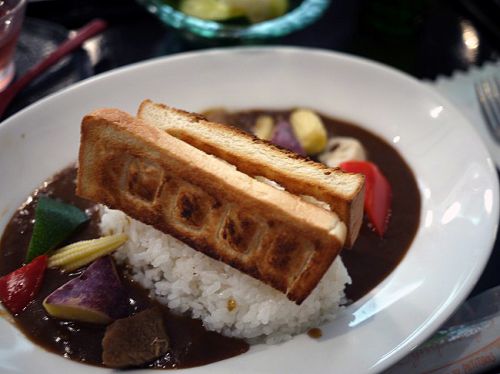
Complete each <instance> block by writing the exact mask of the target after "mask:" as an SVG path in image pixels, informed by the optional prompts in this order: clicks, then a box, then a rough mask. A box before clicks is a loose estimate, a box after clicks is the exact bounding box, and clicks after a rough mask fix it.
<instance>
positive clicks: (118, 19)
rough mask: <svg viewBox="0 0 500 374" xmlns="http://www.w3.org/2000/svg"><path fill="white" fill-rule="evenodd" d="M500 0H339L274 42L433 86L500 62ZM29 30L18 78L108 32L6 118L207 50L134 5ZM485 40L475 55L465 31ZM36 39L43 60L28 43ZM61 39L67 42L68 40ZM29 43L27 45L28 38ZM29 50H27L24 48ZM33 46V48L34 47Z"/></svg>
mask: <svg viewBox="0 0 500 374" xmlns="http://www.w3.org/2000/svg"><path fill="white" fill-rule="evenodd" d="M495 4H496V5H495ZM498 4H499V1H497V0H455V1H453V0H427V1H426V0H365V1H363V0H332V5H331V6H330V8H329V10H328V11H327V12H326V14H325V15H324V16H323V17H322V18H321V19H320V20H319V21H318V22H316V23H315V24H314V25H312V26H310V27H308V28H307V29H305V30H302V31H299V32H296V33H294V34H292V35H289V36H287V37H284V38H282V39H277V40H276V41H274V44H282V45H283V44H284V45H294V46H309V47H317V48H324V49H329V50H336V51H342V52H347V53H351V54H355V55H359V56H365V57H368V58H370V59H373V60H378V61H381V62H384V63H386V64H388V65H391V66H393V67H396V68H398V69H400V70H403V71H405V72H407V73H409V74H411V75H413V76H415V77H417V78H421V79H429V80H433V79H435V78H436V77H437V76H440V75H451V74H452V73H453V72H455V71H457V70H467V69H468V68H469V67H471V66H473V65H478V66H480V65H482V64H483V63H485V62H486V61H493V60H496V59H498V58H499V54H500V28H499V25H500V22H499V21H498V20H500V5H498ZM27 17H28V19H27V22H26V24H25V28H24V29H23V37H24V41H25V44H24V48H25V51H24V54H23V53H22V52H23V51H20V52H19V53H18V56H17V59H18V62H19V65H20V67H19V69H18V72H21V73H22V72H23V71H24V70H26V68H27V67H29V65H31V64H32V63H34V62H35V61H36V59H38V58H39V57H41V56H42V55H43V54H45V53H47V51H48V50H51V49H52V48H54V46H55V45H56V44H57V43H59V42H60V40H61V39H62V38H63V37H64V35H65V34H66V33H67V30H73V29H77V28H79V27H81V26H82V25H84V24H85V23H86V22H88V21H89V20H91V19H92V18H95V17H100V18H103V19H105V20H107V21H108V22H109V25H110V26H109V28H108V29H107V30H106V31H105V32H104V33H103V34H102V35H101V36H100V37H98V39H97V42H96V43H93V46H94V47H93V48H92V50H80V51H78V52H76V53H74V54H73V55H72V56H71V57H70V58H68V59H66V61H65V62H63V63H61V64H60V65H59V66H58V67H56V68H55V69H52V70H51V71H50V72H49V73H48V74H45V75H44V76H43V77H41V78H40V79H38V80H37V81H36V82H34V84H33V85H32V86H31V87H28V88H27V89H26V90H25V92H24V93H23V94H22V95H20V96H19V97H18V99H16V100H15V101H14V102H13V104H12V107H11V109H10V111H9V112H8V113H7V115H10V114H12V113H13V112H15V111H17V110H19V109H21V108H22V107H24V106H26V105H28V104H30V103H31V102H33V101H36V100H38V99H39V98H41V97H43V96H45V95H47V94H49V93H51V92H54V91H57V90H59V89H61V88H62V87H64V86H67V85H69V84H71V83H73V82H75V81H77V80H80V79H84V78H86V77H88V76H90V75H93V74H98V73H101V72H104V71H107V70H110V69H113V68H116V67H119V66H123V65H127V64H130V63H133V62H137V61H142V60H146V59H149V58H152V57H157V56H163V55H168V54H173V53H178V52H183V51H188V50H194V49H200V48H205V47H206V46H203V45H199V44H193V43H190V42H187V41H186V40H184V39H183V38H182V37H181V36H180V35H179V34H178V33H176V32H175V31H173V30H171V29H169V28H167V27H166V26H164V25H163V24H162V23H161V22H160V21H158V20H157V19H156V18H155V17H154V16H152V15H150V14H149V13H147V12H146V11H145V10H144V9H143V8H142V7H141V6H139V5H137V4H136V3H135V2H134V1H133V0H42V1H31V2H30V3H29V5H28V8H27ZM466 31H467V32H472V33H474V34H475V35H476V36H477V38H478V41H479V43H478V46H477V48H475V49H474V50H473V51H471V50H470V48H468V47H467V45H466V44H465V38H464V33H465V32H466ZM41 34H43V35H44V37H46V40H45V41H42V42H43V43H46V44H43V48H42V47H40V46H41V45H42V44H41V42H40V41H38V40H37V41H35V42H34V44H32V46H35V45H36V46H38V47H37V48H39V51H38V50H37V53H35V55H36V54H38V56H31V55H30V54H29V53H27V52H26V51H27V50H29V51H34V49H32V48H31V47H30V44H29V43H32V42H33V40H32V39H33V38H34V37H36V38H39V37H40V35H41ZM61 35H62V36H61ZM21 40H23V39H21ZM20 45H21V47H20V48H22V47H23V44H22V43H21V44H20ZM33 48H34V47H33ZM498 269H500V242H499V241H498V240H497V242H496V243H495V248H494V251H493V254H492V257H491V258H490V261H489V262H488V265H487V267H486V269H485V271H484V273H483V275H482V277H481V279H480V280H479V282H478V283H477V285H476V287H475V288H474V290H473V291H472V295H475V294H478V293H480V292H482V291H484V290H486V289H488V288H491V287H494V286H496V285H500V272H499V271H498Z"/></svg>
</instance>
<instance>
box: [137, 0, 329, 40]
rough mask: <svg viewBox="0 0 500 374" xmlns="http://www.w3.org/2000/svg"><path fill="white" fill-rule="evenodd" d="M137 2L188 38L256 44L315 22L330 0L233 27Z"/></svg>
mask: <svg viewBox="0 0 500 374" xmlns="http://www.w3.org/2000/svg"><path fill="white" fill-rule="evenodd" d="M137 2H138V3H139V4H142V5H143V6H144V7H146V9H147V10H148V11H149V12H151V13H153V14H155V15H156V16H157V17H158V18H159V19H160V20H161V21H162V22H163V23H165V24H166V25H169V26H171V27H174V28H176V29H178V30H180V31H183V32H185V33H187V34H188V35H191V36H196V37H200V38H203V39H212V40H213V39H215V40H217V39H218V40H226V41H231V40H232V41H238V40H240V41H252V40H257V41H258V40H265V39H272V38H277V37H280V36H284V35H287V34H289V33H291V32H294V31H297V30H300V29H303V28H304V27H306V26H308V25H310V24H311V23H313V22H314V21H316V20H317V19H318V18H319V17H320V16H321V15H322V14H323V13H324V11H325V10H326V9H327V8H328V6H329V5H330V0H303V1H301V2H299V4H298V5H297V6H296V7H293V8H292V9H291V10H290V11H289V12H287V13H286V14H284V15H283V16H281V17H277V18H273V19H271V20H268V21H263V22H259V23H255V24H248V25H235V24H228V23H224V22H217V21H207V20H203V19H200V18H195V17H192V16H188V15H186V14H185V13H182V12H180V11H179V10H177V9H175V8H174V7H172V6H170V5H167V4H165V3H164V2H163V1H162V0H137Z"/></svg>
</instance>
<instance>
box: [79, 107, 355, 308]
mask: <svg viewBox="0 0 500 374" xmlns="http://www.w3.org/2000/svg"><path fill="white" fill-rule="evenodd" d="M143 108H144V106H143ZM179 115H180V116H181V118H182V119H183V121H187V120H191V121H193V122H195V123H202V124H203V123H204V120H203V119H201V118H200V117H196V116H194V115H191V114H187V113H184V112H179ZM168 121H170V120H168ZM151 123H152V121H151V120H148V121H147V122H146V121H143V120H141V119H137V118H135V117H132V116H130V115H128V114H127V113H124V112H122V111H119V110H116V109H102V110H98V111H95V112H93V113H91V114H89V115H87V116H85V117H84V119H83V122H82V129H81V144H80V154H79V169H78V181H77V194H78V195H79V196H81V197H83V198H87V199H90V200H93V201H95V202H99V203H102V204H105V205H107V206H109V207H110V208H114V209H119V210H122V211H123V212H125V213H126V214H128V215H129V216H131V217H133V218H135V219H137V220H140V221H142V222H144V223H146V224H149V225H151V226H153V227H155V228H157V229H158V230H160V231H162V232H164V233H167V234H170V235H172V236H174V237H176V238H178V239H180V240H182V241H184V242H185V243H187V244H188V245H190V246H192V247H193V248H194V249H196V250H198V251H200V252H203V253H204V254H206V255H208V256H210V257H212V258H214V259H216V260H220V261H223V262H225V263H226V264H229V265H230V266H232V267H234V268H236V269H239V270H240V271H242V272H244V273H246V274H248V275H250V276H252V277H254V278H257V279H259V280H260V281H262V282H264V283H266V284H268V285H270V286H272V287H274V288H276V289H278V290H279V291H281V292H283V293H285V294H286V295H287V297H288V298H289V299H290V300H293V301H295V302H296V303H298V304H300V303H301V302H302V301H303V300H304V299H305V298H306V297H307V296H308V295H309V294H310V292H311V291H312V290H313V289H314V287H315V286H316V285H317V284H318V282H319V281H320V280H321V278H322V276H323V274H324V273H325V272H326V271H327V270H328V268H329V266H330V264H331V263H332V262H333V260H334V259H335V257H336V256H337V255H338V254H339V252H340V250H341V249H342V247H343V245H344V243H345V241H346V237H347V227H346V225H345V224H344V222H342V220H341V219H340V218H339V216H338V215H337V214H336V213H335V210H329V209H324V208H321V207H319V206H317V205H316V204H313V203H310V202H307V201H305V200H304V199H303V198H301V197H300V196H297V195H295V194H294V192H295V191H298V193H299V194H304V193H306V192H307V194H309V195H312V196H323V195H325V196H328V193H327V192H325V191H329V190H330V189H331V188H329V187H328V188H327V187H321V186H319V185H317V183H312V182H311V181H310V179H314V178H316V179H320V174H319V171H320V170H322V171H323V172H322V174H323V176H324V178H326V179H327V180H328V178H327V177H329V176H330V175H332V174H337V173H339V172H337V171H332V170H331V169H328V168H324V169H322V168H321V167H319V166H318V165H317V164H315V163H313V162H312V161H306V160H305V159H299V158H297V159H295V158H294V157H293V156H292V155H291V154H289V153H287V152H284V151H281V150H279V149H278V148H275V147H272V146H270V145H269V144H267V143H261V142H258V141H254V138H251V137H247V136H246V135H244V134H243V133H241V132H239V131H236V130H234V129H229V128H228V129H226V130H223V129H222V127H220V130H219V131H220V133H224V132H227V133H228V134H230V133H233V135H234V136H233V138H232V139H233V141H234V142H235V143H236V144H240V145H241V147H247V148H246V152H247V153H250V154H254V155H255V157H254V158H251V160H254V159H259V157H260V156H258V155H259V154H260V153H262V152H264V151H263V150H264V149H268V150H270V153H271V154H270V155H268V156H266V157H268V158H266V159H267V160H268V162H269V163H268V164H265V165H264V164H263V162H264V161H263V160H262V161H259V162H262V164H259V165H260V167H258V164H257V162H253V161H252V162H250V161H249V165H250V166H248V167H247V168H245V167H241V165H244V164H245V162H244V161H245V160H246V159H247V158H245V157H244V156H242V158H243V160H234V157H236V156H235V155H234V152H233V150H234V149H235V148H234V146H231V145H228V146H227V147H228V149H230V150H231V152H229V155H230V156H227V157H221V155H222V154H223V153H224V152H223V150H222V149H221V148H220V145H219V143H217V144H216V145H211V146H210V147H212V148H210V147H209V146H208V145H207V144H209V143H207V142H204V141H195V140H194V139H195V138H196V137H195V135H193V134H191V135H190V136H186V137H180V138H182V140H181V139H179V138H177V137H175V136H172V135H170V134H169V133H168V132H167V131H164V130H163V129H161V127H160V126H153V125H152V124H151ZM207 126H208V125H207ZM217 126H219V125H217ZM220 126H222V125H220ZM242 139H244V140H242ZM248 139H251V140H252V141H251V142H249V141H248ZM200 144H202V146H199V145H200ZM209 145H210V144H209ZM253 147H257V149H254V148H253ZM240 152H241V154H242V155H244V154H245V150H244V149H240ZM219 157H220V158H219ZM262 157H264V156H262ZM283 159H284V160H283ZM259 160H260V159H259ZM293 160H299V161H300V170H296V172H295V173H294V174H293V177H290V178H291V179H290V180H288V179H287V177H286V175H287V173H288V169H285V170H282V171H281V172H279V173H278V170H279V169H277V168H276V167H275V166H273V163H274V162H276V163H278V165H289V167H290V168H292V165H299V164H297V163H295V162H294V161H293ZM266 168H270V170H272V172H267V171H266ZM249 170H251V172H249ZM328 172H329V173H330V174H328ZM245 173H248V174H245ZM254 175H261V176H265V177H266V178H269V179H273V180H276V181H278V182H279V183H281V184H282V185H284V186H285V188H287V187H288V186H287V185H288V184H289V183H292V182H290V181H298V180H300V184H301V186H303V188H298V187H297V186H296V187H294V188H287V190H280V189H276V188H274V187H272V186H270V185H268V184H266V183H263V182H261V181H259V180H257V179H256V178H253V176H254ZM299 175H300V176H302V178H301V179H299V177H298V176H299ZM346 178H352V175H349V174H346ZM322 180H323V179H322ZM284 181H285V182H286V183H284ZM313 186H314V187H313ZM307 188H312V190H311V191H309V190H307ZM313 190H314V191H313ZM362 190H363V185H362V182H361V185H359V186H358V194H362ZM313 192H314V193H313ZM322 200H325V201H328V199H322ZM337 201H339V200H338V199H337ZM355 203H356V199H355V198H354V199H353V200H351V203H350V206H351V207H352V206H353V205H355ZM346 205H347V204H346ZM361 206H362V201H361ZM357 212H358V213H357V214H358V215H360V216H359V217H358V216H355V215H354V214H353V213H352V212H351V211H349V213H348V215H349V216H350V217H351V218H352V220H354V221H358V220H359V221H361V218H362V217H361V216H362V211H358V210H357Z"/></svg>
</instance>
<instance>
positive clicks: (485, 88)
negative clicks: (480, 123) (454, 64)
mask: <svg viewBox="0 0 500 374" xmlns="http://www.w3.org/2000/svg"><path fill="white" fill-rule="evenodd" d="M475 87H476V94H477V98H478V99H479V105H480V106H481V111H482V112H483V117H484V119H485V120H486V123H487V124H488V128H489V129H490V133H491V134H492V135H493V138H494V139H495V141H496V142H497V143H499V144H500V80H499V78H498V77H492V78H490V79H486V80H483V81H480V82H478V83H476V84H475Z"/></svg>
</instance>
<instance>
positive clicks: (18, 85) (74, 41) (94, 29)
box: [0, 19, 107, 118]
mask: <svg viewBox="0 0 500 374" xmlns="http://www.w3.org/2000/svg"><path fill="white" fill-rule="evenodd" d="M106 27H107V24H106V22H105V21H103V20H100V19H96V20H93V21H91V22H89V23H87V24H86V25H85V26H83V27H82V28H81V29H79V30H78V31H76V33H75V34H74V36H73V37H70V38H69V39H67V40H66V41H64V42H63V43H62V44H61V45H60V46H59V47H57V49H56V50H55V51H54V52H52V53H51V54H49V55H48V56H47V57H46V58H44V59H43V60H42V61H40V62H39V63H38V64H36V65H35V66H33V67H32V68H31V69H29V70H28V71H27V72H26V74H24V75H23V76H22V77H20V78H19V79H17V80H16V81H15V82H14V83H13V84H12V85H10V86H9V87H7V88H6V89H5V90H4V91H2V92H0V118H1V117H2V115H3V114H4V112H5V110H6V109H7V107H8V106H9V104H10V102H11V101H12V100H13V99H14V97H15V96H16V95H17V94H18V93H19V92H20V91H21V90H22V89H23V88H24V87H26V86H27V85H28V84H29V83H30V82H31V81H32V80H33V79H35V78H36V77H38V76H39V75H40V74H42V73H43V72H44V71H46V70H47V69H48V68H50V67H51V66H53V65H54V64H56V63H57V62H58V61H59V60H60V59H61V58H63V57H64V56H66V55H68V54H69V53H71V52H73V51H74V50H75V49H77V48H79V47H80V46H81V45H82V44H83V43H84V42H85V41H87V40H88V39H90V38H92V37H94V36H95V35H97V34H99V33H101V32H102V31H103V30H104V29H105V28H106Z"/></svg>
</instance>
